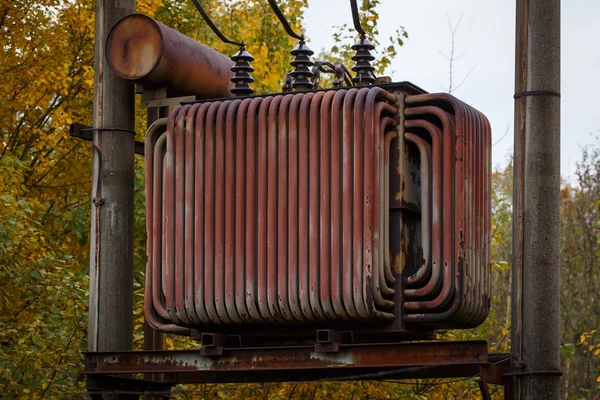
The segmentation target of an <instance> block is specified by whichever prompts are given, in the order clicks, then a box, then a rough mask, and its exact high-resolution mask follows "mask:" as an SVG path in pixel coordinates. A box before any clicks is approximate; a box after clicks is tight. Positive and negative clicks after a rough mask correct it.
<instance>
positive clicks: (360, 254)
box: [352, 88, 372, 320]
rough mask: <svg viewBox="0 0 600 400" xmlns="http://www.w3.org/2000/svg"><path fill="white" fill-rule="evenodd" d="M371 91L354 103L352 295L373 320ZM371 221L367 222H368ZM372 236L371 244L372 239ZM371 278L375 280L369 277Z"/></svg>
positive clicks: (361, 311) (364, 314) (364, 91)
mask: <svg viewBox="0 0 600 400" xmlns="http://www.w3.org/2000/svg"><path fill="white" fill-rule="evenodd" d="M368 93H369V90H368V89H366V88H363V89H360V90H359V91H358V94H357V95H356V99H355V102H354V124H353V127H354V141H353V154H354V160H353V169H354V174H353V181H354V185H353V189H354V191H353V196H354V201H353V206H354V214H353V215H354V224H353V234H352V236H353V239H354V243H353V245H352V248H353V251H354V257H353V260H352V261H353V262H352V298H353V301H354V307H355V309H356V311H357V312H358V315H359V316H360V317H361V318H362V319H365V320H366V319H369V317H370V316H371V315H370V313H369V311H368V310H369V309H371V308H372V307H368V306H367V305H366V302H365V301H366V288H367V286H370V282H368V283H367V282H365V278H366V275H367V274H366V272H365V269H366V268H365V264H367V263H371V260H370V259H369V260H367V257H366V255H365V251H364V250H365V249H367V243H365V238H368V235H369V234H370V230H369V229H367V226H365V219H366V214H365V200H366V199H365V189H364V184H365V182H364V178H365V177H364V174H365V162H364V156H365V154H364V152H365V147H366V146H365V142H368V140H367V135H366V134H365V132H364V128H363V121H364V115H365V100H366V98H367V94H368ZM368 222H369V221H367V225H368ZM368 239H369V243H368V244H369V245H370V244H371V243H370V238H368ZM369 279H371V278H370V277H369Z"/></svg>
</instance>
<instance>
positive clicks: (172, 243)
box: [163, 105, 190, 325]
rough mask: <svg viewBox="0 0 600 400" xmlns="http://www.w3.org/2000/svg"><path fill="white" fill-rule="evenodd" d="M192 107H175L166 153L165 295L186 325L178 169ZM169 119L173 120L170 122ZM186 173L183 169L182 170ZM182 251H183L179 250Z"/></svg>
mask: <svg viewBox="0 0 600 400" xmlns="http://www.w3.org/2000/svg"><path fill="white" fill-rule="evenodd" d="M189 108H190V106H189V105H188V106H183V107H177V108H174V109H173V111H171V113H170V114H169V120H170V121H171V120H172V121H173V124H172V125H171V124H169V126H167V152H166V154H165V165H164V179H165V182H164V187H165V189H164V210H165V211H164V213H165V217H166V218H164V225H165V226H164V228H163V229H164V237H165V240H166V245H165V246H166V248H165V262H164V264H163V265H164V274H165V275H164V282H165V283H164V288H163V289H164V295H165V303H166V306H165V308H166V311H167V314H168V317H169V319H170V320H171V321H172V322H173V323H174V324H176V325H182V324H184V323H186V322H189V321H187V318H184V319H183V320H182V319H181V317H182V315H181V313H179V312H178V310H177V305H178V304H177V303H178V301H177V300H178V299H177V296H178V295H183V293H181V292H182V290H181V288H180V287H179V283H180V282H179V281H180V279H178V278H177V277H178V276H181V275H182V272H183V271H182V270H181V267H182V265H181V264H182V261H183V260H182V258H183V246H178V244H179V243H181V244H183V240H182V238H181V235H182V234H183V232H182V228H183V223H182V219H183V214H182V213H181V211H179V212H178V211H177V210H178V209H179V210H181V208H182V207H181V204H178V203H180V201H181V202H183V200H184V199H183V182H182V179H181V178H182V177H180V176H179V175H180V174H178V172H180V171H181V169H179V171H178V168H177V162H178V160H179V158H183V146H184V145H185V142H184V141H183V140H178V137H181V136H182V132H183V122H184V120H185V115H186V113H187V110H188V109H189ZM170 121H169V122H170ZM181 172H183V171H181ZM178 250H179V251H178Z"/></svg>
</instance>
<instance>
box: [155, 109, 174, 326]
mask: <svg viewBox="0 0 600 400" xmlns="http://www.w3.org/2000/svg"><path fill="white" fill-rule="evenodd" d="M174 123H175V121H174V120H172V119H170V120H169V122H168V123H167V127H168V126H169V125H172V124H174ZM166 147H167V134H166V133H165V134H164V135H162V137H160V138H159V139H158V140H157V142H156V145H155V147H154V149H153V152H152V154H153V161H154V162H153V165H152V167H153V175H152V177H153V186H154V190H153V193H152V197H153V201H152V203H153V209H152V214H153V216H152V238H151V239H152V269H151V270H152V274H151V275H150V276H152V301H153V303H154V308H155V310H156V312H157V313H158V315H160V316H161V317H162V318H164V319H165V320H169V318H170V317H169V314H168V313H167V309H166V304H165V300H164V290H163V283H164V279H163V268H164V261H165V260H164V257H163V255H164V249H163V247H164V229H163V228H164V226H163V224H164V221H163V219H164V216H163V212H164V183H163V174H164V171H163V165H164V157H165V153H166Z"/></svg>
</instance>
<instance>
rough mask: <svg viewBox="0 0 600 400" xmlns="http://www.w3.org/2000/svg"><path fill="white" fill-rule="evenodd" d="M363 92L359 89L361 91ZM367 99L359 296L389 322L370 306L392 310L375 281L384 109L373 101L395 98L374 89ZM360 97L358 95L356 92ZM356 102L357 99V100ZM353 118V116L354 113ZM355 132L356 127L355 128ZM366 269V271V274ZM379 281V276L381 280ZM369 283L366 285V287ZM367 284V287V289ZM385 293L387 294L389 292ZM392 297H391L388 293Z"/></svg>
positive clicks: (379, 313) (370, 309) (387, 315)
mask: <svg viewBox="0 0 600 400" xmlns="http://www.w3.org/2000/svg"><path fill="white" fill-rule="evenodd" d="M363 90H364V89H361V91H363ZM366 90H367V93H368V94H367V97H366V100H365V103H366V104H365V111H364V121H365V122H364V136H365V141H364V175H363V176H364V193H365V194H364V195H365V199H364V207H365V216H364V226H363V229H365V232H364V233H363V241H364V242H363V243H364V246H365V252H366V254H365V269H364V271H363V274H364V277H365V278H364V283H365V286H364V287H363V296H364V301H365V306H366V307H367V310H368V311H369V312H370V313H373V314H375V315H376V316H377V317H378V318H385V319H393V318H394V316H393V314H390V313H384V312H379V311H376V308H375V307H374V304H373V300H375V304H378V305H380V307H382V308H384V309H391V308H393V307H394V302H393V301H389V300H385V299H383V297H381V291H380V289H381V287H380V281H379V272H380V270H381V271H382V270H383V267H382V266H381V267H380V263H381V264H383V260H381V259H380V258H381V256H382V254H381V252H380V251H379V250H380V246H379V244H380V240H381V236H380V235H381V228H382V227H381V226H380V218H379V211H380V207H381V205H380V195H381V185H380V179H379V178H380V172H379V169H380V167H381V163H380V158H381V159H382V158H383V157H381V156H380V153H381V152H380V149H381V144H383V143H379V141H380V140H381V139H382V137H383V136H380V135H379V132H378V129H379V125H380V123H381V121H380V119H381V112H382V111H383V110H385V109H386V108H385V106H380V107H378V106H376V101H377V99H383V101H389V102H392V103H393V102H395V101H396V96H394V95H393V94H391V93H389V92H387V91H385V90H383V89H381V88H378V87H374V88H368V89H366ZM359 96H360V92H359ZM359 99H360V97H359ZM378 111H379V112H378ZM388 111H389V112H391V113H395V111H396V110H395V108H393V107H389V108H388ZM355 117H356V114H355ZM355 129H356V125H355ZM369 268H370V271H369ZM382 278H383V277H382ZM369 281H370V282H369ZM369 283H370V284H369ZM383 283H384V284H385V280H384V279H383ZM367 285H368V286H367ZM369 287H370V288H372V289H373V293H367V290H368V288H369ZM387 293H390V292H389V291H388V292H387ZM392 295H393V294H392Z"/></svg>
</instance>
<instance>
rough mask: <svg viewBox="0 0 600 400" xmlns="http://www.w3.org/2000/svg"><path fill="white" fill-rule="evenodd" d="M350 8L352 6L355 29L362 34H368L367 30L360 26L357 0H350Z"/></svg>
mask: <svg viewBox="0 0 600 400" xmlns="http://www.w3.org/2000/svg"><path fill="white" fill-rule="evenodd" d="M350 8H352V21H353V22H354V29H356V31H357V32H358V33H360V35H361V36H366V34H367V33H366V32H365V31H364V30H363V28H362V26H360V15H359V13H358V5H357V4H356V0H350Z"/></svg>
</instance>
